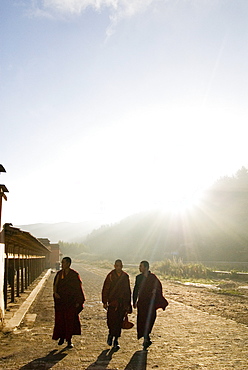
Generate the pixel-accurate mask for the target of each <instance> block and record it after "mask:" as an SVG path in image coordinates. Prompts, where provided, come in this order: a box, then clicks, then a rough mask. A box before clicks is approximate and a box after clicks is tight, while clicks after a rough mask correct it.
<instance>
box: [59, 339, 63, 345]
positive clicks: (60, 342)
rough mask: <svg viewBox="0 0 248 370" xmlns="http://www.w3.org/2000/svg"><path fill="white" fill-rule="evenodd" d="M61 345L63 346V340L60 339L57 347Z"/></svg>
mask: <svg viewBox="0 0 248 370" xmlns="http://www.w3.org/2000/svg"><path fill="white" fill-rule="evenodd" d="M62 344H64V338H60V340H59V341H58V345H59V346H62Z"/></svg>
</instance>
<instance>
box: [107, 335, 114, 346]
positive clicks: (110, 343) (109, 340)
mask: <svg viewBox="0 0 248 370" xmlns="http://www.w3.org/2000/svg"><path fill="white" fill-rule="evenodd" d="M112 343H113V337H112V335H110V334H109V335H108V339H107V344H108V345H109V346H112Z"/></svg>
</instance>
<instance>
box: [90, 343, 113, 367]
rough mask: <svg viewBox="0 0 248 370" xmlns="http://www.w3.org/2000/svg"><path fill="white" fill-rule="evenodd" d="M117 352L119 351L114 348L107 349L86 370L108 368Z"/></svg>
mask: <svg viewBox="0 0 248 370" xmlns="http://www.w3.org/2000/svg"><path fill="white" fill-rule="evenodd" d="M115 352H117V350H116V349H114V348H111V350H109V349H105V350H104V351H102V352H101V353H100V355H99V356H98V357H97V360H96V361H95V362H93V364H91V365H90V366H88V367H87V369H86V370H94V369H96V370H99V368H101V370H104V369H107V367H108V364H109V363H110V361H111V359H112V357H113V354H114V353H115Z"/></svg>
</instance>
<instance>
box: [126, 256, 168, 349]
mask: <svg viewBox="0 0 248 370" xmlns="http://www.w3.org/2000/svg"><path fill="white" fill-rule="evenodd" d="M139 269H140V272H141V274H139V275H137V276H136V280H135V286H134V291H133V306H134V308H136V307H137V309H138V315H137V336H138V339H140V338H142V337H144V342H143V348H144V350H146V349H147V348H148V347H149V346H150V345H151V344H152V342H151V339H150V333H151V331H152V328H153V325H154V322H155V320H156V316H157V312H156V310H157V309H158V308H162V309H163V310H165V308H166V306H168V302H167V300H166V299H165V298H164V297H163V293H162V284H161V282H160V281H159V279H158V278H157V276H156V275H154V274H152V273H151V272H150V271H149V262H147V261H142V262H141V263H140V266H139Z"/></svg>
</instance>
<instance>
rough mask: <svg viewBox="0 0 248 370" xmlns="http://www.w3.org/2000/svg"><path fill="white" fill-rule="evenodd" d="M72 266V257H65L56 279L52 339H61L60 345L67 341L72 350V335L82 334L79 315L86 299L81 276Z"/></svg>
mask: <svg viewBox="0 0 248 370" xmlns="http://www.w3.org/2000/svg"><path fill="white" fill-rule="evenodd" d="M70 265H71V259H70V257H64V258H63V259H62V270H60V271H58V273H57V274H56V276H55V278H54V290H53V296H54V303H55V326H54V331H53V337H52V339H55V340H58V339H59V342H58V344H59V345H62V344H63V343H64V341H65V340H66V341H67V343H68V345H67V347H69V348H72V347H73V344H72V343H71V338H72V335H80V334H81V326H80V321H79V313H80V312H81V311H82V309H83V304H84V301H85V297H84V293H83V289H82V282H81V279H80V276H79V274H78V273H77V272H76V271H75V270H72V269H71V268H70Z"/></svg>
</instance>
